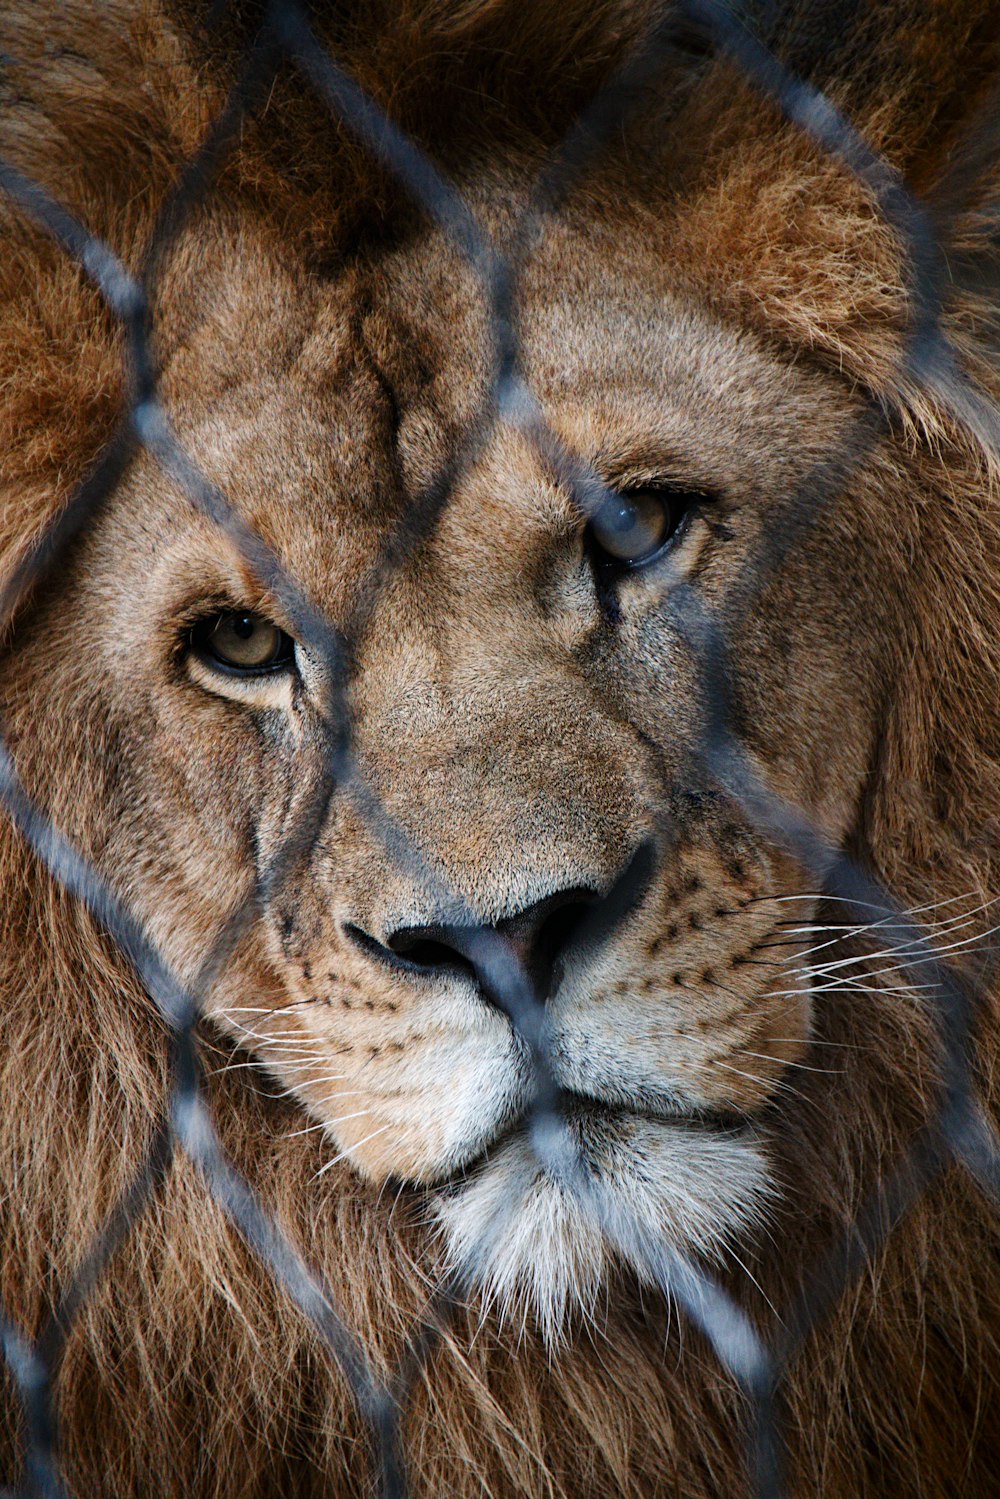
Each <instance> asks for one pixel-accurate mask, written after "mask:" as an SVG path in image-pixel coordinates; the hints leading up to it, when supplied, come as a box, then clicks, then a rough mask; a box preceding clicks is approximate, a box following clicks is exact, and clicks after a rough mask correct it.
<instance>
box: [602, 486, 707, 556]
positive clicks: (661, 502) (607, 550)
mask: <svg viewBox="0 0 1000 1499" xmlns="http://www.w3.org/2000/svg"><path fill="white" fill-rule="evenodd" d="M694 499H695V497H694V496H692V495H688V494H686V493H685V492H684V491H682V490H672V489H623V490H619V491H618V492H617V493H609V494H608V497H607V499H606V500H605V501H604V503H603V504H602V506H601V508H600V509H599V510H598V511H597V513H596V515H594V516H592V517H591V519H590V522H589V525H588V527H587V530H588V532H589V535H590V538H591V541H592V542H593V544H594V545H595V547H596V548H597V550H598V553H599V554H600V556H601V557H602V559H603V560H605V561H608V562H610V563H612V564H613V565H615V566H617V567H622V568H630V567H642V566H643V565H644V564H645V563H647V562H652V560H653V558H654V557H657V556H659V554H660V552H662V550H663V548H664V547H665V546H666V545H667V543H668V542H669V541H670V540H671V538H672V537H673V535H674V533H675V532H676V530H677V528H678V526H679V525H680V523H681V521H682V520H683V519H684V516H685V515H686V513H687V511H688V510H689V509H690V507H691V505H692V504H693V503H694Z"/></svg>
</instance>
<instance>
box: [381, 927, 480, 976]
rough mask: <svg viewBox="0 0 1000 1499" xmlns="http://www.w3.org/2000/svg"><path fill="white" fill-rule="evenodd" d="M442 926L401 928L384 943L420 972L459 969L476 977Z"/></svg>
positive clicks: (467, 960)
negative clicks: (448, 938)
mask: <svg viewBox="0 0 1000 1499" xmlns="http://www.w3.org/2000/svg"><path fill="white" fill-rule="evenodd" d="M445 934H446V928H444V927H419V926H417V927H402V928H401V929H400V930H399V931H397V932H393V934H392V936H391V937H390V938H389V940H388V941H387V943H386V947H387V948H388V950H389V951H390V952H391V953H393V954H394V955H395V956H396V957H397V958H401V959H402V960H403V962H404V963H406V964H407V966H408V967H410V968H416V969H419V970H420V972H421V973H440V972H448V971H454V970H459V971H461V972H464V973H468V974H471V975H472V977H473V978H475V976H476V970H475V967H474V965H473V964H472V963H471V962H470V960H469V959H468V958H467V957H466V956H465V954H464V953H462V952H460V951H459V949H458V948H457V947H455V946H454V945H453V944H452V943H451V942H449V941H448V940H447V937H446V935H445Z"/></svg>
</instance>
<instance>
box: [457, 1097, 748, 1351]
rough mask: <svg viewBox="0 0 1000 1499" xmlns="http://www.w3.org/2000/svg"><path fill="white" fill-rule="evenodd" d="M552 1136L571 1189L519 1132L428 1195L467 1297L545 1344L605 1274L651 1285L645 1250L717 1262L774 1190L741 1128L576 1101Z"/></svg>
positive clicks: (587, 1312)
mask: <svg viewBox="0 0 1000 1499" xmlns="http://www.w3.org/2000/svg"><path fill="white" fill-rule="evenodd" d="M560 1133H561V1135H562V1139H561V1141H560V1143H559V1146H558V1150H557V1151H556V1152H555V1153H554V1161H555V1162H558V1161H559V1160H560V1158H561V1159H562V1160H563V1161H567V1160H572V1159H574V1158H575V1162H576V1163H577V1164H576V1166H575V1175H576V1185H573V1176H574V1172H573V1171H570V1172H568V1173H567V1172H566V1171H561V1170H560V1169H558V1167H555V1169H553V1168H552V1167H547V1166H545V1165H543V1164H542V1160H541V1158H540V1155H539V1154H538V1153H536V1150H535V1149H534V1147H533V1145H532V1142H531V1140H530V1139H529V1136H528V1133H527V1131H526V1130H524V1129H522V1130H520V1131H518V1132H517V1133H516V1134H513V1135H511V1136H508V1137H507V1138H506V1139H505V1140H504V1141H503V1142H502V1144H500V1145H498V1146H497V1147H496V1148H495V1150H493V1151H492V1152H491V1153H489V1154H488V1155H487V1156H486V1157H484V1159H483V1160H482V1161H481V1162H480V1163H479V1164H478V1165H477V1166H476V1167H475V1169H474V1170H473V1171H471V1172H470V1173H469V1174H468V1175H467V1176H465V1177H463V1178H462V1179H461V1180H459V1181H454V1182H452V1183H451V1184H450V1185H449V1186H448V1187H447V1188H442V1189H439V1190H438V1191H437V1192H435V1193H434V1195H433V1198H432V1202H433V1212H434V1216H435V1218H436V1220H437V1222H438V1224H439V1225H440V1228H441V1230H442V1231H443V1234H444V1238H445V1243H446V1251H447V1256H448V1260H449V1264H450V1267H451V1269H452V1270H453V1272H454V1273H455V1274H456V1275H457V1277H458V1278H459V1279H460V1280H461V1282H462V1283H463V1284H464V1285H465V1286H466V1287H467V1289H468V1291H469V1292H470V1293H472V1294H478V1295H479V1296H480V1297H481V1299H482V1302H483V1306H484V1311H494V1312H496V1313H498V1314H499V1315H500V1317H501V1318H502V1319H503V1320H504V1321H510V1322H514V1323H516V1324H519V1325H520V1326H522V1327H523V1326H524V1325H525V1324H526V1323H527V1322H528V1320H529V1319H530V1320H531V1321H533V1322H534V1323H535V1324H536V1325H537V1327H538V1328H539V1330H540V1331H541V1332H542V1335H543V1337H544V1338H545V1341H546V1342H547V1343H548V1344H549V1346H550V1347H556V1346H558V1345H559V1344H560V1343H561V1342H562V1341H563V1340H564V1339H565V1337H566V1336H567V1334H568V1331H569V1329H570V1327H571V1325H572V1323H573V1322H574V1320H575V1319H576V1318H577V1317H578V1316H580V1315H582V1316H583V1317H584V1318H585V1319H589V1318H591V1317H592V1316H593V1314H594V1310H595V1305H596V1301H597V1297H598V1294H599V1291H600V1289H601V1286H602V1285H603V1284H606V1283H607V1279H608V1275H609V1272H610V1271H611V1270H612V1269H613V1268H614V1267H615V1266H622V1265H624V1266H626V1267H627V1268H629V1269H631V1270H632V1271H633V1272H634V1273H635V1274H636V1275H637V1276H638V1278H639V1280H640V1281H641V1282H643V1283H648V1282H649V1281H650V1280H651V1278H652V1277H651V1274H650V1272H649V1270H648V1268H647V1263H648V1262H647V1254H646V1249H645V1248H644V1246H646V1245H649V1244H651V1243H657V1244H665V1245H666V1246H668V1247H669V1248H672V1249H675V1250H679V1251H683V1252H686V1253H689V1254H695V1255H698V1256H702V1257H705V1258H707V1259H710V1260H714V1261H718V1260H720V1259H721V1258H722V1257H723V1254H724V1251H725V1248H726V1246H727V1244H729V1243H734V1242H735V1241H736V1240H738V1239H739V1238H740V1237H742V1236H743V1235H744V1234H745V1233H746V1232H747V1231H748V1230H751V1229H753V1228H754V1227H755V1226H756V1225H757V1223H758V1222H759V1221H760V1219H761V1217H762V1213H763V1209H764V1208H765V1206H766V1204H767V1201H768V1199H769V1198H771V1197H772V1196H773V1195H774V1188H773V1185H772V1183H771V1181H770V1180H769V1177H768V1171H767V1165H766V1158H765V1154H764V1151H763V1149H762V1146H761V1143H760V1140H759V1137H758V1136H757V1135H756V1134H755V1133H754V1132H752V1131H751V1130H749V1129H745V1130H742V1131H739V1132H736V1131H727V1130H724V1129H720V1128H716V1127H713V1126H710V1125H699V1124H690V1123H684V1122H681V1121H673V1120H670V1121H668V1120H661V1119H651V1118H649V1117H647V1116H645V1115H638V1114H628V1113H614V1114H612V1113H609V1112H607V1111H603V1110H600V1109H594V1108H590V1107H586V1106H582V1107H580V1108H579V1109H574V1110H573V1111H572V1112H571V1113H570V1114H569V1115H568V1117H567V1122H566V1130H565V1132H560ZM542 1154H543V1155H545V1158H546V1159H547V1160H553V1156H550V1155H549V1154H548V1152H547V1151H546V1150H544V1149H543V1151H542Z"/></svg>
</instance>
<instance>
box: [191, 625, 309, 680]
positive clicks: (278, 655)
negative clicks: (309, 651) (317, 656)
mask: <svg viewBox="0 0 1000 1499" xmlns="http://www.w3.org/2000/svg"><path fill="white" fill-rule="evenodd" d="M191 646H192V649H193V650H195V651H196V652H197V653H198V655H199V656H200V657H201V659H202V660H203V661H204V662H206V664H207V665H209V666H211V667H214V668H215V670H216V671H226V672H231V673H235V674H236V675H238V676H253V675H256V674H258V673H260V672H272V671H284V670H286V669H287V668H288V667H289V666H291V665H292V663H293V662H294V660H295V645H294V642H293V641H292V638H291V636H290V635H286V634H285V632H284V630H281V629H279V628H278V626H277V625H276V624H273V623H272V622H271V620H269V619H265V618H264V616H263V615H262V614H253V613H251V612H250V611H249V610H240V609H229V610H226V611H225V613H223V614H214V615H211V616H210V617H209V618H208V619H203V620H201V621H200V622H199V623H198V624H196V625H195V627H194V629H193V630H192V631H191Z"/></svg>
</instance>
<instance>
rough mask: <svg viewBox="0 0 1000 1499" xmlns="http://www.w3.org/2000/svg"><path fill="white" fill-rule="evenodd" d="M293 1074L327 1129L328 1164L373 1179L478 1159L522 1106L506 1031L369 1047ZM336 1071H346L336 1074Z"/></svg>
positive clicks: (519, 1070)
mask: <svg viewBox="0 0 1000 1499" xmlns="http://www.w3.org/2000/svg"><path fill="white" fill-rule="evenodd" d="M331 1071H333V1072H334V1074H335V1075H334V1076H333V1077H332V1078H331V1077H330V1076H329V1074H328V1075H327V1076H324V1074H323V1070H322V1065H321V1064H320V1065H318V1066H317V1069H316V1073H315V1075H314V1076H312V1077H310V1076H308V1075H303V1074H302V1073H301V1072H299V1073H298V1074H297V1075H296V1076H295V1077H294V1078H290V1079H289V1082H290V1084H291V1086H292V1087H293V1088H294V1091H295V1092H296V1093H297V1094H298V1096H299V1098H300V1099H301V1101H302V1102H303V1103H304V1104H305V1105H306V1107H307V1108H308V1110H309V1112H310V1114H311V1115H312V1116H313V1117H314V1118H315V1119H316V1120H317V1121H318V1122H319V1123H321V1124H323V1125H325V1126H326V1129H325V1133H326V1135H327V1136H328V1138H329V1140H330V1146H331V1148H330V1163H331V1164H332V1163H333V1162H335V1161H337V1160H340V1159H343V1160H346V1161H347V1162H349V1164H350V1165H351V1166H352V1167H353V1168H354V1169H355V1170H356V1171H357V1172H358V1173H359V1174H360V1175H361V1176H364V1177H366V1178H367V1179H368V1180H370V1181H374V1182H377V1183H381V1182H383V1181H385V1180H387V1179H389V1178H398V1179H400V1180H404V1181H409V1182H415V1183H430V1182H435V1181H440V1180H442V1179H443V1178H444V1177H446V1176H448V1175H449V1174H450V1173H451V1172H453V1171H455V1170H457V1169H459V1168H460V1167H462V1166H464V1165H466V1164H467V1163H468V1162H469V1161H471V1160H473V1159H475V1158H476V1157H477V1156H479V1155H480V1154H481V1153H482V1152H483V1150H485V1148H486V1147H487V1146H488V1145H489V1144H490V1143H491V1142H492V1141H493V1140H494V1139H495V1138H496V1136H497V1135H498V1134H499V1133H500V1132H501V1131H502V1130H503V1129H504V1128H505V1126H506V1125H507V1124H508V1123H509V1122H510V1121H511V1120H512V1119H513V1118H515V1117H516V1116H517V1115H518V1114H519V1112H520V1111H521V1109H522V1108H523V1107H524V1103H525V1096H526V1089H527V1080H526V1075H525V1068H524V1064H523V1060H522V1058H521V1056H520V1053H519V1052H518V1051H517V1050H516V1049H515V1048H514V1047H513V1045H512V1044H511V1041H510V1038H509V1037H508V1036H505V1037H504V1038H503V1041H502V1043H498V1042H496V1041H493V1042H492V1044H491V1042H483V1041H480V1043H479V1044H471V1043H470V1039H469V1038H468V1037H467V1036H457V1037H448V1036H447V1035H440V1034H438V1035H432V1036H428V1037H427V1038H426V1039H425V1040H420V1039H419V1038H415V1037H412V1036H411V1037H409V1038H408V1040H407V1042H406V1043H405V1044H404V1043H402V1042H398V1041H397V1042H391V1041H389V1040H383V1042H382V1043H381V1044H372V1045H371V1046H370V1047H369V1048H368V1050H367V1056H366V1060H365V1062H364V1064H363V1065H361V1066H359V1067H358V1068H357V1069H356V1070H351V1071H346V1072H343V1070H342V1069H339V1068H338V1069H331ZM337 1073H342V1075H336V1074H337Z"/></svg>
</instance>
